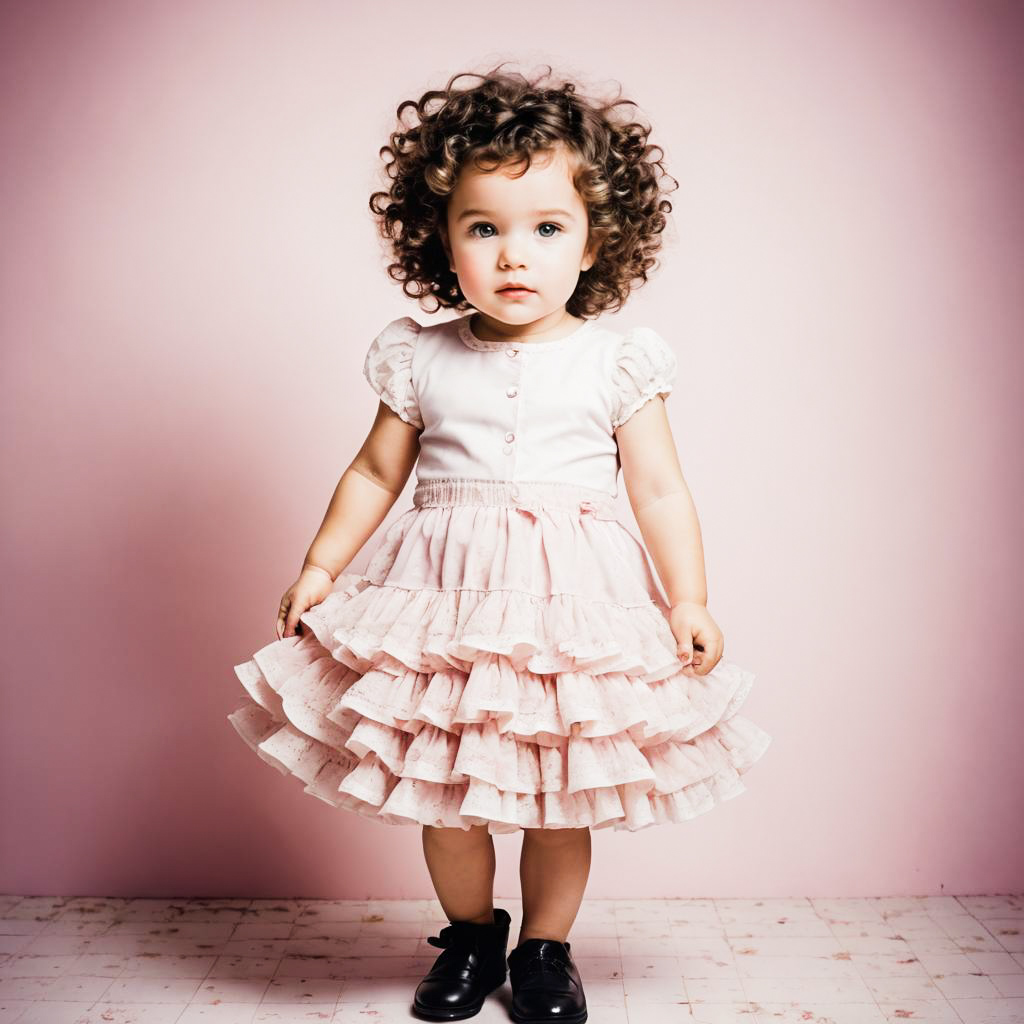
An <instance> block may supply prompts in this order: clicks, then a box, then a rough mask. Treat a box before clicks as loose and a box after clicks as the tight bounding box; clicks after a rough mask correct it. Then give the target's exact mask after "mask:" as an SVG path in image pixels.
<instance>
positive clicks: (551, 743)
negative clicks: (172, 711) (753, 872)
mask: <svg viewBox="0 0 1024 1024" xmlns="http://www.w3.org/2000/svg"><path fill="white" fill-rule="evenodd" d="M301 621H302V624H303V626H304V627H305V628H304V633H303V634H302V635H297V636H293V637H286V638H284V639H282V640H278V641H274V642H273V643H270V644H268V645H267V646H265V647H263V648H261V649H260V650H258V651H257V652H256V653H255V654H254V655H253V656H252V657H251V659H249V660H248V661H246V662H244V663H242V664H240V665H236V666H235V673H236V675H237V676H238V679H239V680H240V682H241V683H242V686H243V687H244V689H245V691H246V692H245V695H244V697H243V699H242V701H241V703H240V704H239V705H238V707H237V708H236V709H235V710H234V711H233V712H232V713H231V714H230V715H229V716H228V717H229V720H230V721H231V723H232V725H233V726H234V727H235V729H236V730H237V732H238V733H239V735H240V736H241V737H242V739H243V740H245V742H246V743H247V744H248V745H249V746H250V747H251V748H252V749H253V750H254V751H255V752H256V753H257V754H258V755H259V756H260V757H261V758H262V759H263V760H264V761H266V762H267V763H269V764H271V765H273V766H274V767H275V768H277V769H278V770H279V771H281V772H282V773H284V774H286V775H291V776H295V777H296V778H298V779H300V780H301V781H302V782H303V783H304V785H305V791H306V792H307V793H309V794H311V795H313V796H316V797H319V798H320V799H321V800H324V801H326V802H327V803H329V804H331V805H332V806H334V807H337V808H343V809H346V810H350V811H354V812H356V813H358V814H361V815H364V816H366V817H369V818H372V819H374V820H376V821H379V822H383V823H386V824H393V825H402V824H409V825H415V824H419V825H435V826H445V827H458V828H463V829H468V828H470V827H471V826H474V825H486V826H487V828H488V831H489V832H491V833H510V832H515V831H518V830H520V829H522V828H567V827H589V828H614V829H627V830H630V831H636V830H639V829H642V828H646V827H648V826H651V825H657V824H669V823H677V822H683V821H687V820H689V819H691V818H694V817H696V816H697V815H699V814H702V813H704V812H705V811H708V810H710V809H711V808H712V807H714V806H715V805H716V804H718V803H720V802H722V801H724V800H728V799H730V798H732V797H734V796H736V795H738V794H739V793H741V792H744V791H745V786H744V784H743V782H742V781H741V778H740V777H741V776H742V775H743V774H744V773H745V772H746V771H747V770H748V769H749V768H750V767H751V766H752V765H753V764H754V763H755V762H756V761H757V760H758V759H759V758H760V757H761V755H762V754H763V753H764V751H765V750H766V748H767V747H768V745H769V743H770V737H769V736H768V734H767V733H765V732H764V731H763V730H762V729H761V728H759V727H758V726H757V725H755V724H754V723H753V722H751V721H749V720H748V719H746V718H743V717H742V716H740V715H739V714H738V713H737V712H738V710H739V708H740V706H741V705H742V704H743V702H744V701H745V699H746V698H747V696H748V694H749V693H750V690H751V686H752V684H753V681H754V675H753V673H751V672H749V671H747V670H745V669H742V668H740V667H739V666H737V665H735V664H733V663H731V662H729V661H727V660H726V659H724V658H723V659H722V660H721V661H719V663H718V664H717V665H716V666H715V668H714V669H713V670H712V671H711V672H710V673H708V674H707V675H705V676H698V675H695V674H692V673H688V672H687V671H685V670H684V668H683V666H682V664H681V663H680V661H679V659H678V657H677V655H676V653H675V648H676V643H675V638H674V637H673V635H672V631H671V629H670V628H669V625H668V619H667V608H666V606H665V603H664V599H663V598H662V596H661V594H660V592H659V591H658V589H657V587H656V585H655V582H654V578H653V576H652V574H651V570H650V568H649V566H648V563H647V559H646V556H645V554H644V551H643V548H642V546H641V544H640V543H639V541H637V540H636V539H635V538H634V537H633V536H632V534H631V533H630V532H629V531H628V530H626V529H625V527H624V526H622V524H621V523H619V522H618V521H617V519H616V518H615V516H614V514H613V511H612V508H611V500H610V497H609V496H608V495H606V494H604V493H602V492H597V491H591V490H589V489H588V488H581V487H578V486H576V485H564V484H552V483H536V484H532V485H531V484H529V483H525V484H524V483H521V482H520V483H518V484H517V485H516V486H514V487H513V486H510V485H509V484H507V483H506V482H505V481H471V480H429V481H421V482H420V483H419V484H418V486H417V488H416V493H415V496H414V506H413V508H411V509H409V510H408V511H407V512H405V513H404V514H402V515H401V516H399V517H398V518H397V519H396V520H395V521H394V523H393V524H392V525H391V526H390V528H389V529H388V530H387V532H386V534H385V536H384V538H383V540H382V542H381V544H380V546H379V547H378V548H377V550H376V552H375V553H374V555H373V557H372V558H371V560H370V563H369V565H368V566H367V570H366V572H365V574H363V575H356V574H345V575H343V576H341V577H339V579H338V580H336V581H335V589H334V590H333V592H332V593H331V594H330V595H329V596H328V597H327V598H326V599H325V600H324V601H323V602H322V603H320V604H319V605H316V606H314V607H313V608H310V609H309V610H308V611H307V612H305V614H303V615H302V617H301Z"/></svg>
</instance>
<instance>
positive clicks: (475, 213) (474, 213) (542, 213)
mask: <svg viewBox="0 0 1024 1024" xmlns="http://www.w3.org/2000/svg"><path fill="white" fill-rule="evenodd" d="M555 214H558V215H560V216H562V217H565V218H567V219H568V220H575V219H576V218H575V217H573V215H572V214H571V213H569V211H568V210H534V211H533V215H534V216H535V217H551V216H554V215H555ZM493 216H494V214H493V213H492V212H491V211H490V210H463V211H462V213H460V214H459V215H458V217H456V218H455V220H456V222H458V221H460V220H462V219H464V218H465V217H493Z"/></svg>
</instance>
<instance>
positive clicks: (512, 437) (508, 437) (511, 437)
mask: <svg viewBox="0 0 1024 1024" xmlns="http://www.w3.org/2000/svg"><path fill="white" fill-rule="evenodd" d="M515 439H516V435H515V434H513V433H512V431H511V430H510V431H509V432H508V433H507V434H506V435H505V440H506V441H514V440H515Z"/></svg>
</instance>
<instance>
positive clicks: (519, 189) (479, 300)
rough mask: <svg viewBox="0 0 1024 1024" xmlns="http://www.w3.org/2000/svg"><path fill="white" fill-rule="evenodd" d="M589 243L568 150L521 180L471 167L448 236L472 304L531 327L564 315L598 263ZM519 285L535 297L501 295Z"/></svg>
mask: <svg viewBox="0 0 1024 1024" xmlns="http://www.w3.org/2000/svg"><path fill="white" fill-rule="evenodd" d="M521 170H522V168H521V166H519V167H517V168H516V173H519V172H521ZM556 209H557V210H561V211H564V212H561V213H556V212H552V211H554V210H556ZM445 236H446V237H445ZM588 236H589V226H588V223H587V209H586V206H585V204H584V202H583V200H582V199H581V198H580V195H579V193H578V192H577V191H576V189H575V187H574V185H573V183H572V179H571V178H570V170H569V163H568V160H567V156H566V154H565V151H564V150H563V149H561V148H559V149H556V150H555V151H553V152H552V153H550V154H539V155H537V156H535V157H534V159H533V161H532V163H531V165H530V169H529V170H528V171H527V172H526V173H525V174H521V176H520V177H518V178H517V177H512V175H511V174H510V172H509V171H507V170H505V169H502V168H499V169H498V170H495V171H491V172H482V171H479V170H477V169H476V168H475V167H473V166H471V165H470V166H467V167H466V168H464V169H463V171H462V173H461V174H460V175H459V180H458V183H457V184H456V186H455V189H454V191H453V192H452V194H451V196H450V198H449V201H448V211H447V224H446V231H444V232H442V237H444V238H445V242H446V245H445V248H446V249H447V251H448V256H449V260H450V265H451V269H452V271H453V272H454V273H455V274H456V276H457V277H458V279H459V287H460V288H461V289H462V294H463V295H465V297H466V298H467V299H468V300H469V302H470V304H471V305H472V306H474V307H475V308H476V309H477V310H479V311H480V312H481V313H482V314H484V315H485V316H490V317H493V318H494V319H495V320H499V321H501V322H502V323H505V324H516V325H524V326H525V325H527V324H531V323H534V322H535V321H537V320H539V319H541V318H542V317H544V316H547V315H548V314H551V313H555V312H558V311H561V310H564V308H565V304H566V302H567V301H568V300H569V298H570V296H571V295H572V293H573V291H575V289H576V284H577V282H578V280H579V276H580V272H581V271H583V270H587V269H589V268H590V267H591V266H592V265H593V263H594V258H595V256H596V253H595V254H591V253H589V252H588V251H587V241H588ZM513 281H514V282H516V283H518V284H522V285H525V286H526V287H527V288H529V289H532V291H529V292H527V293H526V294H518V295H516V294H512V295H507V294H503V293H501V292H500V291H499V289H500V288H502V286H504V285H506V284H508V283H509V282H513Z"/></svg>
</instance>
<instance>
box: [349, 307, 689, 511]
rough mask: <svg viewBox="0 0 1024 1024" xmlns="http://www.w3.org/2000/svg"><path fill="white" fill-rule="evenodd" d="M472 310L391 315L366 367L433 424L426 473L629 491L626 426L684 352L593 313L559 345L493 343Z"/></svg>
mask: <svg viewBox="0 0 1024 1024" xmlns="http://www.w3.org/2000/svg"><path fill="white" fill-rule="evenodd" d="M471 315H472V314H467V315H465V316H462V317H458V318H456V319H454V320H449V321H446V322H444V323H440V324H430V325H427V326H422V325H421V324H419V323H418V322H417V321H415V320H413V319H412V317H407V316H406V317H401V318H400V319H398V320H394V321H392V322H391V323H390V324H388V325H387V327H385V328H384V330H383V331H381V333H380V334H379V335H378V336H377V337H376V338H375V339H374V340H373V342H372V343H371V345H370V349H369V351H368V352H367V354H366V360H365V363H364V366H363V374H364V376H365V377H366V379H367V380H368V381H369V383H370V385H371V386H372V387H373V389H374V390H375V391H376V392H377V394H378V395H379V396H380V398H381V400H382V401H383V402H384V403H385V404H387V405H388V406H389V407H390V408H392V409H393V410H394V411H395V412H396V413H397V414H398V415H399V416H400V417H401V418H402V419H404V420H405V421H406V422H408V423H411V424H413V425H415V426H417V427H420V428H422V433H421V434H420V454H419V459H418V462H417V466H416V479H417V481H422V480H436V479H450V478H458V479H474V480H508V481H514V482H526V481H547V482H563V483H570V484H576V485H578V486H582V487H590V488H593V489H594V490H599V491H604V492H605V493H607V494H609V495H611V496H612V497H615V496H616V495H617V493H618V488H617V478H618V472H619V454H618V445H617V444H616V441H615V433H614V432H615V428H616V427H618V426H620V425H621V424H622V423H624V422H625V421H626V420H627V419H629V417H630V416H632V415H633V413H634V412H636V410H637V409H639V408H640V407H641V406H642V405H643V404H644V403H646V402H647V401H649V400H650V399H652V398H654V397H655V396H656V395H659V394H660V395H668V393H669V392H670V391H671V390H672V387H673V382H674V380H675V374H676V366H677V363H676V358H675V355H674V353H673V352H672V350H671V348H669V346H668V344H667V343H666V342H665V341H664V339H663V338H661V336H660V335H658V334H657V333H656V332H655V331H653V330H651V329H650V328H647V327H636V328H633V329H632V330H630V331H628V332H626V333H620V332H617V331H613V330H610V329H608V328H605V327H602V326H601V325H600V323H599V322H598V321H595V320H588V321H586V322H585V323H584V324H582V325H581V326H580V327H579V328H577V330H576V331H574V332H573V333H572V334H570V335H568V336H567V337H564V338H558V339H555V340H554V341H530V342H525V343H522V344H516V343H514V342H504V341H482V340H480V339H479V338H477V337H476V335H474V334H473V333H472V331H471V329H470V326H469V320H470V316H471Z"/></svg>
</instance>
